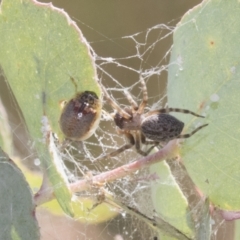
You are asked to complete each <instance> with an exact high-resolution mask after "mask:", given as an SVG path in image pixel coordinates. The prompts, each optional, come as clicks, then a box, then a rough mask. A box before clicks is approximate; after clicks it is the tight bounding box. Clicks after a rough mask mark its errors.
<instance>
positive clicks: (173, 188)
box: [150, 162, 194, 240]
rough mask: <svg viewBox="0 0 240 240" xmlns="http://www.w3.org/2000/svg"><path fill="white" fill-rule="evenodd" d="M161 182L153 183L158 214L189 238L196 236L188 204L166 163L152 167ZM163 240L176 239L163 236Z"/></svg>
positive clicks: (154, 202) (155, 206)
mask: <svg viewBox="0 0 240 240" xmlns="http://www.w3.org/2000/svg"><path fill="white" fill-rule="evenodd" d="M150 170H151V172H152V173H157V175H158V176H159V180H157V181H156V182H154V183H152V200H153V205H154V209H155V210H156V212H157V213H158V214H159V215H160V216H161V217H162V218H163V219H164V220H165V221H167V222H168V223H169V224H171V225H172V226H174V227H176V228H177V229H179V230H180V231H181V232H182V233H184V234H185V235H187V236H188V237H193V235H194V223H193V221H192V219H191V215H190V212H189V209H188V202H187V200H186V198H185V196H184V195H183V193H182V191H181V189H180V188H179V186H178V184H177V182H176V180H175V179H174V177H173V175H172V174H171V171H170V169H169V166H168V165H167V164H166V163H165V162H161V163H157V164H154V165H152V166H151V167H150ZM161 239H164V240H167V239H175V238H170V237H169V236H165V235H161Z"/></svg>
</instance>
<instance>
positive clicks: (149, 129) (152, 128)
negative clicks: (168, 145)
mask: <svg viewBox="0 0 240 240" xmlns="http://www.w3.org/2000/svg"><path fill="white" fill-rule="evenodd" d="M183 127H184V123H183V122H181V121H179V120H178V119H177V118H175V117H173V116H172V115H169V114H164V113H161V114H156V115H151V116H149V117H146V118H145V119H144V120H143V121H142V124H141V130H142V133H143V135H144V136H145V137H146V138H148V139H150V140H153V141H158V142H168V141H170V140H172V139H174V138H177V137H178V136H179V135H180V133H181V132H182V130H183Z"/></svg>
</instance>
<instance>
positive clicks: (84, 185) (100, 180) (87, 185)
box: [34, 140, 178, 206]
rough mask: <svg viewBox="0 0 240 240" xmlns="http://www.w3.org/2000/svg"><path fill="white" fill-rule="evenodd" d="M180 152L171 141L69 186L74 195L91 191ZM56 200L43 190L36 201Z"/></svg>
mask: <svg viewBox="0 0 240 240" xmlns="http://www.w3.org/2000/svg"><path fill="white" fill-rule="evenodd" d="M177 150H178V144H177V140H173V141H170V142H169V143H168V144H167V145H166V146H164V148H162V149H160V150H159V151H158V152H156V153H153V154H151V155H148V156H146V157H142V158H140V159H138V160H136V161H134V162H131V163H128V164H125V165H123V166H121V167H118V168H115V169H113V170H110V171H107V172H103V173H100V174H98V175H96V176H93V177H91V179H90V180H89V179H82V180H79V181H76V182H75V183H71V184H69V186H68V188H69V189H70V191H71V192H72V193H75V192H82V191H86V190H90V189H91V188H92V186H94V185H95V184H97V185H103V184H106V183H109V182H112V181H114V180H117V179H120V178H123V177H126V176H128V175H129V174H131V173H133V172H136V171H138V170H140V169H143V168H145V167H148V166H149V165H152V164H154V163H157V162H161V161H163V160H165V159H167V158H171V157H173V156H176V152H177ZM53 198H54V195H53V192H52V191H51V190H50V189H48V190H44V188H41V189H40V190H39V192H38V193H36V194H35V196H34V200H35V203H36V205H37V206H38V205H41V204H43V203H45V202H47V201H50V200H52V199H53Z"/></svg>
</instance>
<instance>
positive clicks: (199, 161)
mask: <svg viewBox="0 0 240 240" xmlns="http://www.w3.org/2000/svg"><path fill="white" fill-rule="evenodd" d="M14 1H15V4H16V6H17V7H16V9H15V10H12V12H14V13H16V16H15V14H14V18H13V19H11V18H9V17H8V16H7V14H6V12H7V11H9V9H11V7H13V6H10V5H11V4H10V1H9V3H8V0H5V4H6V5H5V6H6V7H5V8H3V9H1V10H2V13H3V14H6V16H4V15H3V16H4V18H3V19H4V20H1V21H0V29H1V31H2V33H4V34H3V36H7V37H6V38H2V42H3V44H2V46H3V48H2V49H1V48H0V61H1V64H2V68H3V72H4V75H6V79H7V80H8V81H9V85H10V87H11V89H12V91H13V92H14V95H15V97H16V99H17V102H18V105H19V106H20V108H21V111H22V113H23V116H24V119H25V121H26V124H27V127H28V130H29V133H30V135H31V139H32V141H31V144H30V145H26V148H30V147H29V146H32V148H31V150H32V149H33V146H36V149H37V151H38V158H36V159H35V163H36V165H38V164H39V159H40V160H41V163H42V168H43V169H44V175H45V176H47V177H44V180H43V185H42V187H41V189H40V190H39V191H38V192H37V194H36V195H35V203H36V204H37V205H40V204H41V203H43V202H46V201H48V200H50V199H52V198H53V196H55V197H56V199H57V200H58V203H59V204H60V205H61V208H62V209H63V210H64V212H65V213H67V214H68V215H71V216H73V215H75V219H77V220H79V221H81V222H83V223H84V230H83V231H80V232H81V233H79V236H80V237H83V239H88V232H89V231H91V229H92V226H91V223H99V222H105V221H107V220H108V222H107V223H104V224H105V225H104V226H105V228H104V229H105V230H106V231H102V229H101V233H99V235H98V239H105V240H106V239H107V237H106V235H107V236H108V237H109V236H110V237H109V239H113V237H115V239H151V240H152V239H154V240H155V239H168V237H169V236H171V237H173V238H175V239H194V238H196V239H209V238H210V235H211V232H212V233H213V234H212V235H213V238H215V239H218V238H217V235H216V234H215V233H217V232H218V229H219V226H220V225H221V222H220V223H218V222H217V221H216V222H214V221H211V217H210V214H209V205H210V203H209V199H210V200H211V202H213V204H215V206H219V207H220V208H222V209H227V210H232V211H234V210H238V209H239V208H240V206H239V201H238V197H239V194H238V189H240V188H239V166H238V161H237V160H238V156H239V154H238V147H237V146H238V141H237V139H239V135H238V134H239V133H238V132H239V131H237V130H236V128H234V130H233V129H232V128H231V126H237V124H236V123H237V122H238V118H239V114H238V112H236V111H235V110H234V111H235V112H234V113H233V114H231V115H230V117H229V115H228V114H226V112H229V106H237V103H238V102H239V101H236V100H235V97H236V96H235V95H234V93H236V91H237V90H236V89H239V81H237V80H238V79H239V76H238V72H239V71H237V70H238V57H237V58H236V54H235V52H236V51H234V53H230V52H229V49H232V47H233V46H234V44H235V45H236V49H238V46H239V43H238V41H237V40H236V39H240V38H238V37H236V38H233V40H232V41H231V40H229V39H230V37H229V39H224V41H220V40H219V39H223V38H224V37H225V35H227V36H230V35H231V34H232V32H234V33H235V32H236V31H231V32H229V34H225V35H224V36H222V35H221V36H219V33H220V32H221V30H217V31H215V29H217V28H220V29H221V28H222V25H221V24H225V18H222V21H219V19H221V17H220V16H224V17H225V16H226V15H227V13H226V12H224V11H225V10H227V9H228V8H230V7H232V11H233V10H234V11H235V9H238V8H237V7H233V6H232V5H231V6H230V5H227V6H219V5H218V4H220V2H221V3H222V4H223V2H224V1H213V2H214V3H215V4H217V6H213V9H215V11H212V10H211V4H213V3H212V1H205V2H204V4H202V5H200V6H199V7H198V8H196V9H194V11H192V12H191V14H190V13H189V14H188V15H186V16H185V18H184V19H183V20H182V21H181V24H179V25H178V27H177V28H176V29H174V28H173V27H168V26H166V25H157V26H154V27H152V28H150V29H148V30H147V31H143V32H139V33H136V34H134V35H130V36H127V37H121V38H114V39H113V38H105V40H106V41H107V42H109V43H111V44H114V47H115V48H117V49H120V51H118V52H117V53H116V56H110V57H109V56H107V57H106V56H102V55H103V53H102V52H101V53H99V50H98V49H97V47H96V44H97V42H90V45H91V47H90V46H88V44H89V43H87V41H86V40H85V39H84V38H83V37H82V35H81V33H80V31H79V30H78V29H77V27H76V25H75V23H73V22H72V21H71V20H70V19H69V18H68V16H66V13H64V12H63V11H60V10H56V9H55V8H54V7H53V6H52V5H50V4H49V5H47V7H46V5H41V4H39V3H35V5H34V7H33V5H31V4H30V2H29V1H27V0H25V1H18V0H12V2H14ZM229 2H231V1H228V3H224V4H229ZM23 3H24V4H23ZM31 3H32V2H31ZM22 5H23V6H24V7H23V6H22ZM3 6H4V5H3ZM26 6H27V7H26ZM36 6H37V7H38V8H37V11H35V10H36V9H35V7H36ZM40 8H41V9H42V10H43V11H40V10H39V9H40ZM209 9H210V10H209ZM199 10H200V11H199ZM21 11H23V12H21ZM228 11H229V10H228ZM232 11H229V12H232ZM213 12H214V13H219V16H218V15H217V16H215V17H214V18H212V15H213ZM19 13H20V14H19ZM42 13H43V14H42ZM36 14H40V16H38V17H39V18H38V19H40V20H39V22H36V20H37V19H35V15H36ZM41 14H42V15H41ZM235 14H236V16H240V14H239V12H236V13H235ZM10 16H11V14H10ZM23 16H28V17H27V19H25V17H24V18H23ZM18 18H19V19H20V20H19V19H18ZM206 18H209V19H207V20H208V21H206ZM236 18H237V17H236ZM236 18H235V20H234V21H233V22H232V25H231V24H230V25H231V26H235V25H236V24H237V23H239V22H240V21H238V19H237V20H236ZM16 19H17V20H16ZM216 19H217V22H216ZM233 19H234V18H231V19H229V21H230V20H231V21H232V20H233ZM19 22H21V24H22V25H21V26H22V28H23V29H27V31H26V32H27V34H24V35H19V32H18V31H17V28H16V27H15V26H18V24H19ZM52 22H54V23H55V22H58V24H59V25H58V26H59V28H57V27H56V25H54V24H51V23H52ZM206 22H207V23H208V25H205V23H206ZM219 22H220V23H221V24H219ZM79 23H80V22H79ZM210 23H211V24H210ZM24 24H26V26H25V25H24ZM32 24H33V25H32ZM35 24H36V25H37V26H38V27H39V29H40V30H39V32H36V31H37V30H38V28H36V27H35ZM46 26H48V28H46ZM60 26H61V27H60ZM63 26H64V27H63ZM203 26H204V27H203ZM211 26H214V29H213V28H211ZM209 27H210V29H209ZM225 28H226V33H227V30H228V28H229V25H227V27H225ZM205 29H207V31H205ZM235 29H238V27H235ZM93 30H94V29H93ZM173 31H174V45H173V48H172V49H171V47H170V45H169V51H167V53H164V54H162V55H161V56H160V55H159V48H160V47H161V45H162V44H163V42H164V41H165V40H166V39H168V40H169V39H170V37H171V35H172V33H173ZM209 32H211V33H213V34H212V35H211V36H210V35H209ZM39 33H41V34H40V36H39ZM26 36H27V37H26ZM79 38H80V39H81V40H82V42H80V41H79ZM29 39H31V41H29ZM10 40H11V41H10ZM13 40H17V43H16V42H14V44H13V45H14V48H13V47H12V45H8V43H9V42H12V41H13ZM125 42H126V43H128V45H126V47H123V46H124V43H125ZM223 42H224V45H221V44H222V43H223ZM229 43H230V45H228V44H229ZM26 46H27V48H26ZM26 49H28V50H29V51H27V50H26ZM89 49H90V51H89ZM170 50H171V59H170V60H169V53H170ZM220 50H223V51H222V52H221V51H220ZM6 53H7V54H6ZM16 53H17V54H16ZM90 53H91V54H90ZM226 53H228V54H229V55H230V57H226V58H223V57H222V56H223V55H224V56H225V55H226ZM90 55H92V57H93V60H94V62H95V64H96V67H97V75H98V78H97V77H96V71H95V68H94V67H93V64H92V62H93V61H92V57H90ZM216 56H217V58H216ZM235 58H236V59H235ZM13 59H14V61H13ZM226 59H228V60H229V59H233V60H231V61H230V60H229V61H226V62H225V60H226ZM27 60H29V62H27ZM9 62H11V64H9ZM169 62H170V63H169ZM217 63H219V64H217ZM209 66H211V69H212V71H209ZM223 66H224V67H223ZM217 67H219V68H217ZM222 69H225V70H224V71H223V70H222ZM212 72H213V73H212ZM219 73H221V74H219ZM167 75H168V83H167V88H166V79H165V77H166V76H167ZM26 79H31V81H26ZM97 79H99V80H98V83H99V85H100V86H101V88H102V89H103V95H105V96H101V91H100V87H99V86H98V84H97V82H96V80H97ZM203 79H204V80H205V79H206V82H203ZM19 82H21V84H19ZM206 83H207V84H206ZM145 84H146V87H145ZM226 86H227V88H226ZM145 88H146V89H145ZM225 88H226V89H230V90H231V95H229V94H227V92H225ZM166 89H167V90H166ZM26 91H27V94H26ZM237 94H238V92H237ZM237 94H236V95H237ZM147 95H148V97H146V96H147ZM226 96H227V97H226ZM233 96H235V97H233ZM110 99H111V100H110ZM144 99H145V100H144ZM146 99H147V101H146ZM236 99H237V97H236ZM142 100H143V101H142ZM224 100H225V101H224ZM29 103H31V107H29ZM109 103H110V104H109ZM225 103H227V104H226V105H224V104H225ZM102 104H103V110H102V111H101V107H102ZM60 105H61V106H62V110H61V108H60ZM139 109H140V110H141V111H139ZM160 109H161V111H160ZM180 109H181V110H180ZM186 109H187V110H186ZM223 109H225V111H222V110H223ZM138 111H139V112H140V113H141V114H140V115H141V116H139V118H138V117H133V115H134V114H138V113H139V112H138ZM221 111H222V112H221ZM33 112H34V114H33ZM170 112H171V114H172V117H170V116H169V115H167V116H166V115H164V116H165V117H164V118H163V119H161V121H160V126H161V127H162V128H163V130H162V131H164V133H168V134H167V135H165V136H164V139H163V140H165V141H163V143H162V142H161V141H159V138H158V137H159V136H158V135H159V134H157V136H155V137H156V138H155V139H152V138H151V136H153V135H154V134H153V133H156V131H159V125H157V126H158V127H157V128H156V131H154V132H151V134H150V135H148V136H147V134H146V132H143V131H142V129H141V131H142V132H143V133H145V135H144V136H145V138H144V137H143V136H141V134H139V135H138V133H137V132H134V131H135V129H134V127H135V128H136V131H138V130H139V128H138V127H139V125H138V124H137V123H138V121H139V122H141V120H142V119H141V117H142V116H143V115H144V114H146V113H149V114H150V113H161V114H169V113H170ZM174 112H175V113H174ZM182 113H191V114H193V115H194V116H191V115H190V114H182ZM71 114H72V115H71ZM87 114H89V115H88V117H89V118H87V121H86V122H85V124H86V123H88V122H89V124H90V123H94V124H90V125H91V126H90V130H92V131H88V129H87V128H83V129H82V128H81V127H82V126H81V124H79V125H78V123H79V121H78V120H79V119H83V117H84V116H85V115H87ZM100 115H101V121H100V124H99V126H98V120H99V118H98V117H99V116H100ZM146 116H147V115H145V117H146ZM155 116H156V115H155ZM157 116H159V115H157ZM162 116H163V115H161V117H162ZM173 116H174V117H173ZM201 116H204V117H205V118H200V117H201ZM68 117H70V121H69V122H68V121H66V118H68ZM166 119H167V121H165V120H166ZM40 120H41V122H40ZM95 120H96V121H95ZM216 120H217V121H216ZM164 121H165V122H167V124H168V123H169V122H174V124H173V125H170V127H169V125H164V124H163V122H164ZM180 121H181V122H184V123H185V127H184V128H183V123H181V122H180ZM59 123H60V125H59ZM131 124H132V125H131ZM205 124H209V126H208V127H207V128H204V129H202V127H203V126H206V125H205ZM130 125H131V128H130V127H129V126H130ZM65 126H67V128H64V127H65ZM166 126H167V127H166ZM172 126H174V127H176V126H177V128H178V129H177V130H176V129H173V130H172V129H171V127H172ZM96 127H97V129H96V131H95V132H94V130H95V128H96ZM147 127H148V129H149V125H148V124H147ZM60 128H61V130H62V131H60ZM127 128H129V129H127ZM164 128H165V129H164ZM6 129H7V128H6ZM40 129H41V130H42V131H40ZM79 129H80V130H83V132H84V131H85V133H86V131H87V134H85V135H84V136H80V137H78V136H77V135H79V132H81V131H79ZM151 129H152V128H151ZM70 130H71V131H70ZM77 130H78V131H77ZM116 130H117V131H116ZM182 130H183V131H182ZM198 130H200V131H199V132H198ZM128 131H129V132H128ZM181 131H182V132H181ZM170 133H171V134H170ZM214 133H215V135H214ZM216 133H217V134H218V135H216ZM74 134H75V135H74ZM92 134H93V135H92ZM172 134H173V135H172ZM186 134H187V135H186ZM76 136H77V137H76ZM126 136H128V139H127V138H125V137H126ZM180 136H181V137H183V136H185V138H187V137H190V138H188V139H185V140H184V141H180V140H176V138H178V137H180ZM64 138H67V139H64ZM129 139H131V141H132V142H131V141H130V142H131V144H130V145H129ZM139 139H140V140H139ZM172 139H173V141H170V142H169V140H172ZM226 139H227V140H229V139H231V140H232V141H231V142H230V141H227V140H226ZM43 140H44V142H45V144H43ZM233 140H234V141H233ZM150 141H151V142H150ZM229 142H230V143H229ZM236 142H237V145H236V144H235V143H236ZM23 143H25V141H23ZM46 143H47V144H46ZM139 143H141V144H140V146H138V144H139ZM146 143H148V144H146ZM234 144H235V145H234ZM145 145H146V146H145ZM121 146H125V147H124V149H123V151H121V152H120V151H118V150H119V148H120V149H121ZM126 146H127V147H126ZM219 146H221V147H220V149H219V150H217V149H218V147H219ZM151 147H152V148H151ZM136 149H137V151H136ZM149 149H150V150H153V152H151V153H150V150H149ZM148 150H149V151H148ZM116 151H117V152H116ZM218 151H219V152H218ZM139 153H140V154H139ZM145 153H148V155H147V154H145ZM219 153H220V154H219ZM109 154H110V155H109ZM141 155H147V156H141ZM226 155H227V157H225V156H226ZM30 157H31V156H28V158H30ZM165 159H166V160H167V161H166V162H164V161H163V160H165ZM219 159H221V161H220V160H219ZM183 163H184V164H183ZM188 174H189V175H188ZM218 179H220V180H221V181H220V182H218ZM196 186H197V187H196ZM199 189H200V190H199ZM44 197H45V198H44ZM208 197H209V199H208ZM9 209H10V207H9ZM215 214H216V213H215ZM211 227H212V228H213V230H214V231H213V230H211ZM215 230H216V231H215ZM105 233H106V235H104V234H105ZM214 234H215V235H214Z"/></svg>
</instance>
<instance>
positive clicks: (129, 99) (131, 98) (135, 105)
mask: <svg viewBox="0 0 240 240" xmlns="http://www.w3.org/2000/svg"><path fill="white" fill-rule="evenodd" d="M124 95H125V96H126V98H127V100H128V102H129V103H130V104H131V107H132V112H135V111H137V110H138V105H137V103H136V102H135V100H134V99H133V97H132V96H131V94H130V93H129V92H128V91H127V90H125V91H124Z"/></svg>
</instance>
